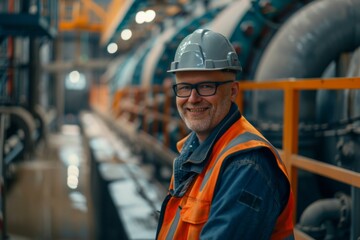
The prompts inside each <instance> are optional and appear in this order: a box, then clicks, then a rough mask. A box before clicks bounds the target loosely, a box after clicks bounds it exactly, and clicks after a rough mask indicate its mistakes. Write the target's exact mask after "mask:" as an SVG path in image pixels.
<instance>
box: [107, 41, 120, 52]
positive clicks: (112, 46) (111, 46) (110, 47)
mask: <svg viewBox="0 0 360 240" xmlns="http://www.w3.org/2000/svg"><path fill="white" fill-rule="evenodd" d="M117 50H118V45H117V44H116V43H110V44H109V45H108V46H107V51H108V53H110V54H113V53H116V51H117Z"/></svg>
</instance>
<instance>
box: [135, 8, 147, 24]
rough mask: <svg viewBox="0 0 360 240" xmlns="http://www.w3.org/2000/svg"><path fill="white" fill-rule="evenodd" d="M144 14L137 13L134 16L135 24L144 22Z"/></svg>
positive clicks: (141, 12) (142, 12)
mask: <svg viewBox="0 0 360 240" xmlns="http://www.w3.org/2000/svg"><path fill="white" fill-rule="evenodd" d="M145 18H146V14H145V12H144V11H139V12H137V13H136V15H135V21H136V23H137V24H142V23H144V22H145Z"/></svg>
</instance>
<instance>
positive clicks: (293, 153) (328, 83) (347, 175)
mask: <svg viewBox="0 0 360 240" xmlns="http://www.w3.org/2000/svg"><path fill="white" fill-rule="evenodd" d="M323 89H326V90H343V89H360V78H358V77H353V78H329V79H296V80H295V79H290V80H280V81H275V80H274V81H270V82H249V81H245V82H239V90H240V93H239V97H238V98H237V103H238V105H239V108H240V110H242V111H243V110H244V102H243V101H244V98H243V96H244V92H245V91H249V90H251V91H254V90H282V91H283V92H284V110H283V111H284V112H283V121H284V128H283V139H282V143H283V144H282V146H283V149H282V151H281V154H282V156H283V161H284V162H285V165H286V167H287V170H288V173H289V175H290V181H291V184H292V189H293V192H294V196H295V201H296V200H297V185H298V179H297V177H298V169H302V170H306V171H309V172H312V173H315V174H318V175H322V176H325V177H328V178H330V179H333V180H337V181H339V182H342V183H346V184H349V185H351V186H355V187H360V173H358V172H355V171H351V170H346V169H343V168H340V167H337V166H334V165H331V164H327V163H323V162H320V161H317V160H315V159H311V158H306V157H303V156H299V155H297V153H298V142H299V136H298V125H299V91H301V90H323ZM295 218H296V213H295V216H294V219H295Z"/></svg>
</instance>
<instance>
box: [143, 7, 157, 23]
mask: <svg viewBox="0 0 360 240" xmlns="http://www.w3.org/2000/svg"><path fill="white" fill-rule="evenodd" d="M155 17H156V13H155V11H154V10H152V9H149V10H146V12H145V22H152V21H153V20H154V19H155Z"/></svg>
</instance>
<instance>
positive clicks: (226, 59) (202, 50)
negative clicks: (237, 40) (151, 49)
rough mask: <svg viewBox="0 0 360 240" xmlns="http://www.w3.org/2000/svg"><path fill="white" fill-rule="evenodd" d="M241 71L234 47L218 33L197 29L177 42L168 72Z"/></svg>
mask: <svg viewBox="0 0 360 240" xmlns="http://www.w3.org/2000/svg"><path fill="white" fill-rule="evenodd" d="M226 69H227V70H233V71H241V66H240V62H239V59H238V56H237V54H236V52H235V49H234V48H233V46H232V45H231V43H230V42H229V40H228V39H227V38H226V37H225V36H223V35H222V34H220V33H216V32H213V31H211V30H207V29H198V30H196V31H194V32H193V33H192V34H190V35H188V36H187V37H185V38H184V39H183V40H182V41H181V43H180V44H179V46H178V48H177V50H176V53H175V58H174V61H173V62H172V63H171V66H170V70H169V71H168V72H179V71H214V70H226Z"/></svg>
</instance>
